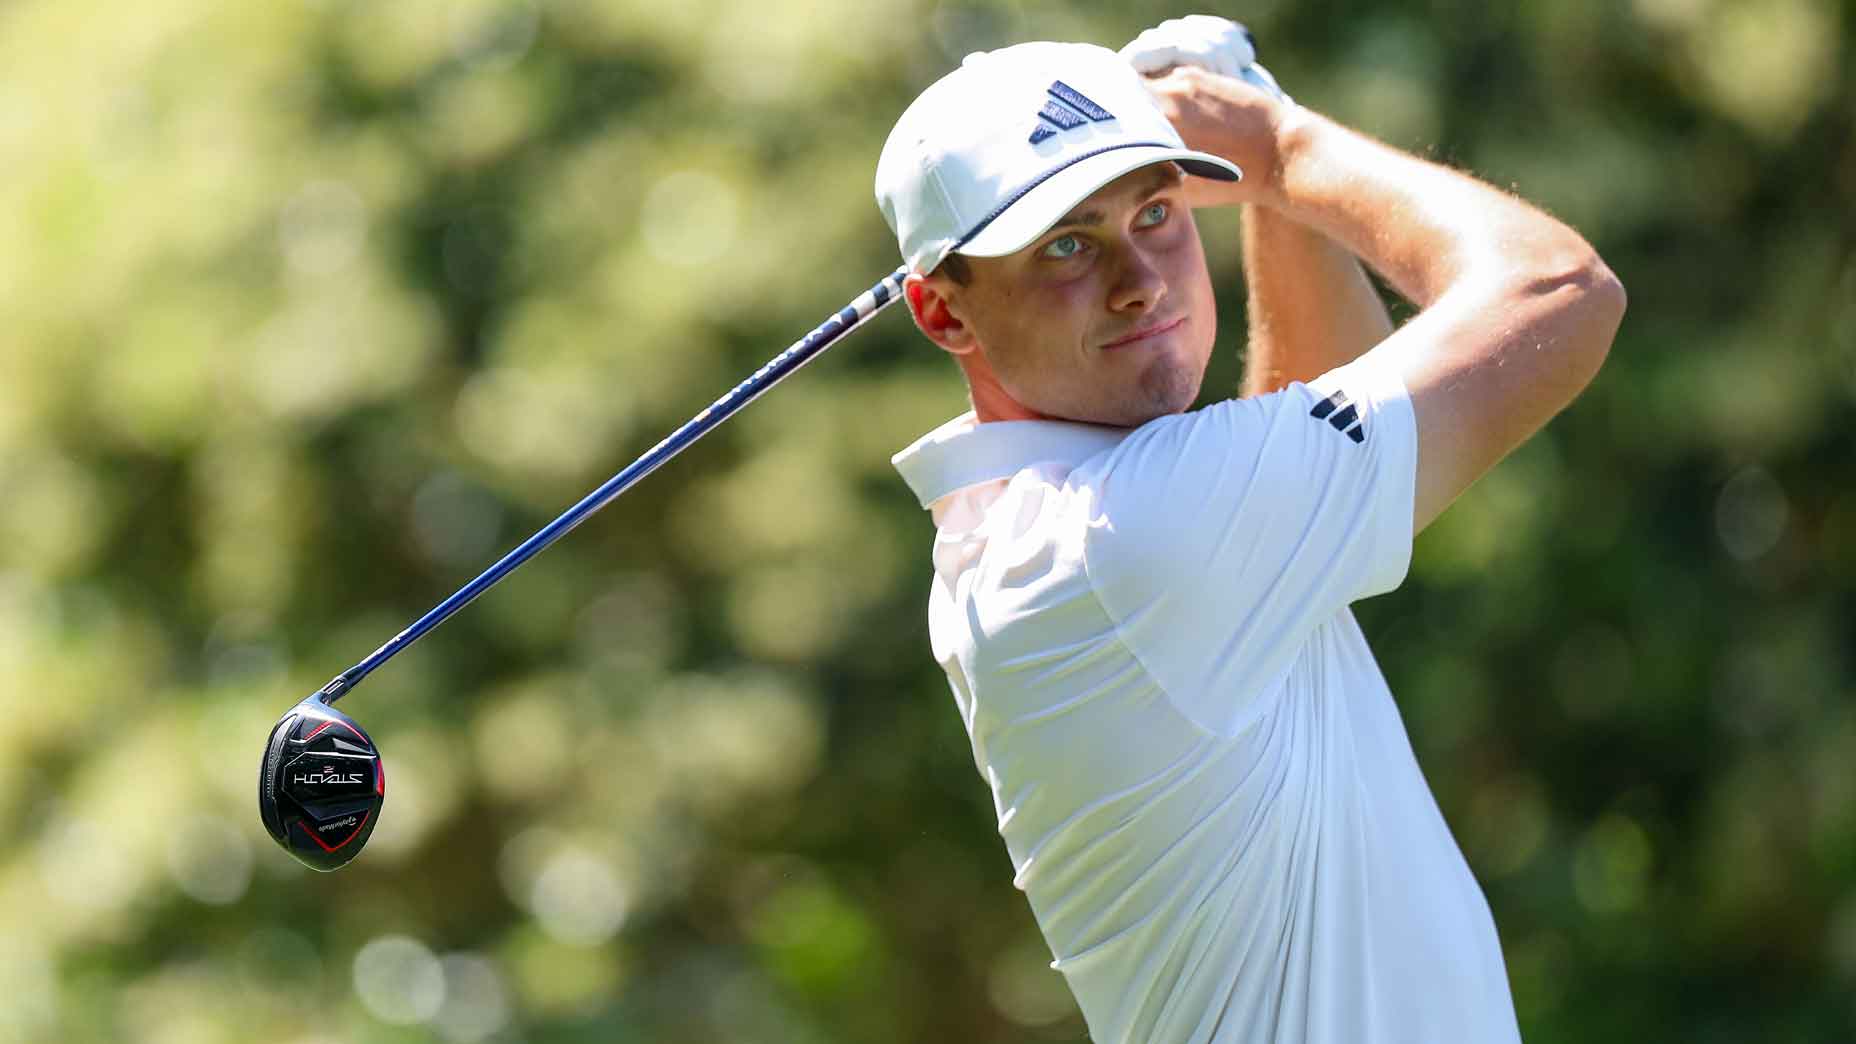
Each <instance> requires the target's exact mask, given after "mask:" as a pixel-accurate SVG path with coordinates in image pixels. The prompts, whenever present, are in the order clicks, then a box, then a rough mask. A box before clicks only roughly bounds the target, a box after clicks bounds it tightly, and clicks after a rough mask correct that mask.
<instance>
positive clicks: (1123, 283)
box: [1108, 243, 1166, 315]
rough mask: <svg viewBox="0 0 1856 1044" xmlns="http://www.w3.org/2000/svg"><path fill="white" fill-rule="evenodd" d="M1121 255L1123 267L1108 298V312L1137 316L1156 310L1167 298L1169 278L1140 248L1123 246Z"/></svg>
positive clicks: (1132, 245)
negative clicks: (1167, 279) (1167, 278)
mask: <svg viewBox="0 0 1856 1044" xmlns="http://www.w3.org/2000/svg"><path fill="white" fill-rule="evenodd" d="M1120 254H1121V268H1120V270H1119V271H1118V272H1117V273H1116V275H1117V278H1116V280H1115V285H1114V287H1113V289H1111V290H1110V291H1109V295H1108V307H1109V311H1111V312H1128V313H1131V314H1134V315H1140V314H1141V313H1143V312H1151V311H1153V309H1154V307H1155V306H1156V305H1158V304H1159V303H1160V301H1161V299H1162V298H1164V297H1165V296H1166V278H1165V277H1164V276H1163V275H1162V274H1161V272H1160V268H1159V266H1158V265H1155V264H1154V262H1153V259H1152V258H1150V257H1148V256H1147V253H1146V251H1144V250H1142V249H1141V248H1140V247H1139V246H1137V245H1135V244H1133V243H1124V244H1122V249H1121V251H1120Z"/></svg>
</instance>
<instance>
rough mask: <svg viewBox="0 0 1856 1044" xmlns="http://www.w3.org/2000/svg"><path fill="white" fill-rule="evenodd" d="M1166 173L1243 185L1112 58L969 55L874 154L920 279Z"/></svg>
mask: <svg viewBox="0 0 1856 1044" xmlns="http://www.w3.org/2000/svg"><path fill="white" fill-rule="evenodd" d="M1168 160H1171V161H1173V162H1176V163H1178V164H1179V165H1180V166H1181V167H1183V168H1185V170H1186V172H1187V173H1188V174H1197V175H1199V176H1201V177H1207V178H1215V179H1217V180H1219V181H1236V180H1238V179H1239V178H1241V177H1243V172H1242V171H1240V170H1238V169H1237V166H1236V165H1235V164H1233V163H1231V162H1229V161H1227V160H1223V159H1219V158H1218V157H1217V156H1213V155H1210V154H1208V153H1204V152H1194V151H1193V150H1191V149H1188V148H1186V143H1185V142H1183V141H1181V140H1180V137H1179V132H1177V131H1175V130H1174V129H1173V125H1172V124H1171V123H1168V122H1167V119H1166V117H1165V116H1164V115H1162V114H1161V112H1160V108H1159V106H1158V105H1157V104H1156V103H1155V102H1154V99H1153V97H1152V96H1151V95H1149V94H1148V93H1147V88H1146V86H1145V85H1144V84H1143V83H1142V82H1141V75H1140V74H1139V73H1137V72H1135V71H1134V68H1133V67H1132V66H1130V65H1129V64H1128V63H1127V61H1126V60H1125V59H1123V58H1122V57H1121V56H1120V55H1118V54H1116V53H1115V52H1114V51H1111V50H1109V49H1107V48H1105V47H1096V46H1094V45H1093V44H1074V43H1025V44H1018V45H1017V46H1014V47H1007V48H1003V49H1001V50H997V51H986V52H983V53H976V54H970V55H968V56H967V58H966V60H965V61H963V62H962V63H961V64H960V68H958V69H955V70H954V71H953V72H951V73H948V74H947V75H946V76H943V77H941V79H939V80H937V81H935V83H934V84H933V85H931V86H930V87H929V88H928V89H927V90H925V91H923V92H922V93H921V96H920V97H918V98H916V99H915V102H914V103H913V104H912V105H910V106H909V107H908V109H907V110H905V111H904V112H903V114H902V117H901V118H900V119H898V120H897V121H896V126H895V128H894V129H893V130H891V131H890V132H889V140H888V141H886V142H884V143H883V155H882V157H881V158H879V159H878V160H877V165H876V200H877V205H878V206H879V207H881V208H882V209H883V217H884V219H885V220H887V221H888V222H889V227H890V228H891V229H892V230H893V231H894V232H895V233H896V242H897V244H898V245H899V246H900V247H901V248H902V257H903V259H904V260H905V261H907V262H908V264H909V266H910V267H911V268H913V269H914V270H915V271H917V272H923V273H926V272H932V271H934V269H935V267H936V266H937V265H939V264H940V263H941V261H942V260H943V259H945V258H946V257H947V255H949V254H951V253H953V252H954V251H956V250H958V251H959V252H960V253H963V254H970V255H972V256H974V257H1002V256H1004V255H1006V254H1010V253H1013V252H1014V251H1017V250H1022V249H1024V248H1025V247H1026V246H1028V245H1030V243H1031V241H1032V240H1034V239H1036V238H1037V237H1038V236H1040V235H1043V234H1044V232H1045V231H1047V230H1048V229H1049V228H1050V227H1051V226H1052V225H1054V224H1056V223H1057V219H1058V218H1061V217H1062V216H1063V215H1064V214H1066V213H1068V212H1069V211H1070V210H1071V209H1072V208H1074V207H1075V206H1076V205H1077V204H1078V203H1080V202H1082V201H1083V200H1084V199H1086V198H1088V196H1089V195H1090V194H1091V193H1093V192H1094V191H1095V190H1097V189H1099V188H1101V187H1102V186H1103V185H1106V184H1108V183H1109V182H1111V181H1113V180H1115V179H1116V178H1118V177H1121V176H1122V175H1123V174H1126V173H1128V172H1129V171H1131V170H1134V169H1136V168H1139V167H1145V166H1147V165H1149V164H1153V163H1161V162H1165V161H1168Z"/></svg>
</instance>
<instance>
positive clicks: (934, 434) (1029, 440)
mask: <svg viewBox="0 0 1856 1044" xmlns="http://www.w3.org/2000/svg"><path fill="white" fill-rule="evenodd" d="M1127 435H1128V431H1127V429H1125V428H1107V427H1100V426H1097V425H1094V424H1076V423H1073V422H1071V421H1052V420H1030V421H988V422H986V423H984V424H981V423H980V422H979V419H978V418H976V417H975V416H974V415H973V412H972V411H971V410H969V411H968V412H966V413H963V414H961V415H960V416H958V417H955V418H954V419H953V420H951V421H948V422H947V423H946V424H943V425H941V426H940V427H938V428H936V429H934V430H933V431H931V432H929V433H928V434H926V435H923V436H922V437H921V438H919V439H916V440H915V442H914V443H913V444H912V445H910V446H909V448H908V449H905V450H903V451H902V452H901V453H898V454H896V455H895V456H893V457H891V458H889V461H890V463H891V464H894V465H895V466H896V470H897V471H900V472H901V473H902V478H903V480H904V481H905V482H907V483H908V484H909V488H910V489H912V490H914V491H915V496H916V499H918V500H920V501H921V504H922V507H924V508H925V507H928V506H930V505H932V504H933V503H934V502H935V501H937V500H939V499H941V498H942V497H944V496H946V495H948V494H949V493H952V492H954V491H955V490H958V489H962V488H964V487H967V486H971V485H973V484H975V483H979V482H989V481H991V480H993V479H1003V478H1010V477H1012V476H1013V475H1016V474H1018V472H1020V471H1022V470H1023V469H1024V468H1026V467H1028V466H1030V465H1032V464H1038V463H1042V462H1045V461H1060V462H1062V463H1066V464H1071V465H1075V464H1080V463H1082V462H1083V461H1085V460H1087V459H1089V458H1090V457H1093V456H1095V455H1096V454H1098V453H1101V452H1102V451H1104V450H1107V449H1110V448H1112V447H1113V446H1115V445H1116V444H1117V443H1119V442H1120V441H1121V440H1122V439H1124V438H1126V437H1127Z"/></svg>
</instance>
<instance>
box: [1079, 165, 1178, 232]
mask: <svg viewBox="0 0 1856 1044" xmlns="http://www.w3.org/2000/svg"><path fill="white" fill-rule="evenodd" d="M1185 181H1186V177H1185V175H1184V174H1181V173H1180V170H1179V167H1178V165H1177V164H1173V163H1168V164H1166V165H1165V166H1163V167H1159V168H1157V172H1156V175H1155V176H1154V177H1151V178H1149V179H1147V183H1146V184H1145V185H1144V186H1143V187H1142V188H1141V191H1140V192H1139V193H1136V194H1132V195H1134V198H1136V199H1146V198H1148V197H1149V196H1157V195H1159V194H1160V193H1161V192H1163V191H1165V190H1166V189H1171V188H1178V187H1179V186H1180V185H1182V184H1184V183H1185ZM1103 220H1104V214H1103V212H1102V211H1101V210H1100V209H1098V208H1095V207H1089V208H1088V209H1084V208H1083V207H1077V208H1076V209H1075V210H1072V211H1070V212H1069V213H1068V214H1065V215H1064V216H1062V217H1060V218H1058V219H1057V223H1056V224H1054V225H1052V226H1051V228H1052V229H1059V228H1063V227H1065V226H1068V225H1100V224H1102V222H1103Z"/></svg>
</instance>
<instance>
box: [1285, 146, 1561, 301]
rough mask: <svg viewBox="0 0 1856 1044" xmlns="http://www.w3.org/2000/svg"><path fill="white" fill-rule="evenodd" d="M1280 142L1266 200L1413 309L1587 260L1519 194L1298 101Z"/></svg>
mask: <svg viewBox="0 0 1856 1044" xmlns="http://www.w3.org/2000/svg"><path fill="white" fill-rule="evenodd" d="M1282 141H1283V146H1282V149H1281V152H1280V154H1279V155H1280V168H1279V169H1278V171H1277V172H1276V175H1277V177H1276V186H1277V188H1276V192H1275V194H1274V196H1273V197H1272V199H1271V200H1270V204H1271V205H1272V206H1275V207H1278V208H1280V209H1282V210H1283V212H1284V213H1285V214H1286V215H1288V216H1290V217H1292V218H1294V219H1295V220H1296V221H1299V222H1303V223H1306V224H1308V225H1310V226H1312V227H1314V228H1317V229H1319V230H1321V231H1322V232H1323V233H1325V234H1326V235H1328V236H1330V237H1332V238H1334V239H1335V240H1336V241H1337V242H1339V243H1340V244H1341V245H1343V246H1345V247H1346V248H1348V249H1349V250H1351V251H1352V252H1354V253H1355V254H1357V255H1358V256H1360V257H1362V258H1365V259H1366V260H1367V261H1368V262H1369V263H1371V264H1372V265H1373V267H1374V269H1375V270H1377V271H1378V272H1379V273H1380V274H1381V275H1383V276H1385V277H1386V279H1387V281H1388V282H1390V283H1391V284H1392V286H1393V288H1394V289H1396V290H1397V291H1398V292H1399V293H1400V294H1401V295H1403V296H1404V297H1406V298H1407V299H1409V300H1410V301H1412V302H1413V303H1414V304H1416V305H1417V306H1418V307H1419V308H1428V307H1430V306H1431V305H1432V304H1435V303H1436V302H1437V299H1438V298H1439V297H1441V296H1442V295H1443V293H1444V292H1445V291H1446V290H1448V289H1450V288H1452V287H1453V286H1456V285H1458V284H1460V283H1462V282H1464V281H1465V280H1467V279H1471V278H1477V279H1480V278H1482V277H1485V276H1487V277H1493V278H1500V277H1503V276H1511V275H1521V274H1526V275H1532V276H1538V275H1539V274H1540V273H1542V272H1547V271H1568V272H1570V271H1572V270H1575V269H1578V268H1580V267H1582V266H1585V265H1588V264H1590V263H1592V262H1593V261H1595V255H1594V254H1593V253H1592V250H1591V248H1590V247H1589V246H1588V245H1587V244H1586V243H1585V241H1584V240H1583V239H1581V238H1580V237H1579V236H1578V234H1577V233H1575V232H1573V231H1572V230H1571V229H1568V228H1566V227H1565V226H1563V225H1561V224H1560V223H1559V222H1557V221H1554V220H1552V219H1551V218H1549V217H1547V216H1546V215H1544V214H1542V213H1540V212H1539V211H1538V210H1536V209H1535V208H1533V207H1531V206H1529V205H1528V204H1526V203H1525V202H1523V201H1521V200H1519V199H1516V198H1514V197H1513V196H1510V195H1508V194H1506V193H1504V192H1501V191H1499V190H1497V189H1495V188H1492V187H1490V186H1488V185H1486V184H1483V183H1482V182H1480V181H1477V180H1476V179H1474V178H1471V177H1468V176H1465V175H1462V174H1459V173H1457V172H1456V171H1453V170H1450V169H1448V168H1446V167H1442V166H1438V165H1436V164H1433V163H1429V162H1427V161H1424V160H1421V159H1418V158H1417V157H1415V156H1411V155H1408V154H1406V153H1403V152H1400V151H1398V150H1396V149H1393V148H1390V147H1388V146H1386V145H1382V144H1380V143H1379V142H1377V141H1374V140H1372V139H1371V138H1368V137H1366V136H1365V135H1362V134H1359V133H1357V132H1355V131H1352V130H1349V129H1347V128H1345V127H1343V126H1341V125H1339V124H1337V123H1334V122H1332V121H1330V120H1327V119H1325V118H1324V117H1321V116H1318V115H1316V114H1314V113H1311V112H1308V111H1307V110H1295V111H1294V112H1293V113H1292V114H1291V115H1290V117H1289V119H1287V120H1285V124H1284V131H1283V135H1282Z"/></svg>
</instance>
